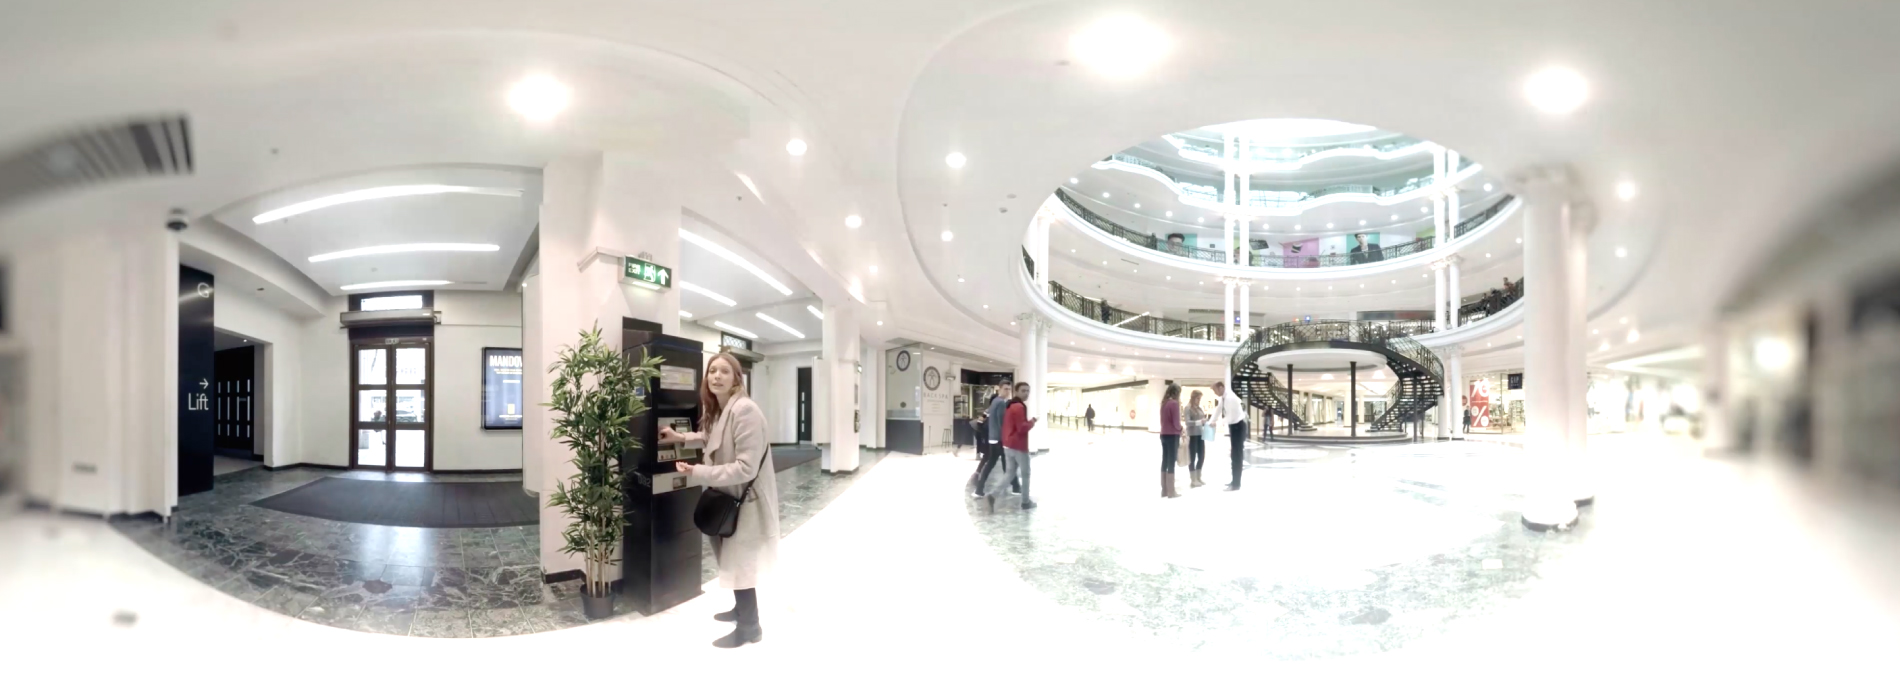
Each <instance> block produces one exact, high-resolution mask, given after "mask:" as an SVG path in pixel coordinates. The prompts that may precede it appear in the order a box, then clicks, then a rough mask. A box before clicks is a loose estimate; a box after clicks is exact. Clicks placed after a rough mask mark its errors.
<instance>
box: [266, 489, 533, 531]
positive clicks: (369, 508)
mask: <svg viewBox="0 0 1900 688" xmlns="http://www.w3.org/2000/svg"><path fill="white" fill-rule="evenodd" d="M251 505H252V506H261V507H264V508H266V509H271V510H274V511H282V512H284V513H287V514H297V515H299V516H312V517H315V518H321V519H326V520H331V521H342V522H345V523H367V524H371V525H379V526H403V527H408V528H501V527H505V526H525V525H533V524H535V523H539V522H540V521H541V516H540V511H539V510H538V509H537V507H536V505H535V500H534V498H533V497H530V496H528V494H527V493H525V492H522V491H521V481H519V480H511V481H507V482H466V483H408V482H390V481H382V480H352V479H349V478H322V479H319V480H317V481H316V482H312V483H310V484H308V485H304V486H302V487H299V488H296V489H293V490H290V491H287V492H283V493H279V494H275V495H271V496H269V497H265V498H263V499H260V500H257V501H255V502H251Z"/></svg>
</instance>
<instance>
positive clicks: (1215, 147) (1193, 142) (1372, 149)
mask: <svg viewBox="0 0 1900 688" xmlns="http://www.w3.org/2000/svg"><path fill="white" fill-rule="evenodd" d="M1163 138H1166V139H1167V140H1168V142H1169V143H1172V144H1174V146H1175V148H1177V149H1180V150H1184V151H1193V152H1195V153H1199V154H1201V155H1204V156H1207V157H1210V158H1214V159H1217V160H1218V159H1220V158H1223V157H1225V153H1224V152H1223V151H1222V150H1221V144H1218V143H1213V142H1209V141H1205V140H1202V139H1198V138H1192V137H1187V136H1174V135H1169V136H1166V137H1163ZM1421 143H1424V142H1423V141H1419V140H1417V139H1412V138H1400V139H1395V140H1391V141H1385V142H1382V143H1377V144H1370V143H1341V144H1334V145H1329V146H1308V147H1304V148H1287V147H1284V146H1277V147H1276V146H1263V145H1253V146H1248V148H1247V150H1246V151H1245V153H1246V154H1245V155H1243V156H1241V158H1240V159H1241V160H1243V161H1266V162H1289V161H1293V160H1302V159H1305V158H1310V157H1313V156H1315V155H1319V154H1321V153H1326V152H1329V151H1335V150H1347V149H1353V150H1363V151H1366V152H1368V153H1374V154H1377V153H1390V152H1393V151H1399V150H1404V149H1407V148H1411V147H1413V146H1417V145H1419V144H1421Z"/></svg>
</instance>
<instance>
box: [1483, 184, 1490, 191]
mask: <svg viewBox="0 0 1900 688" xmlns="http://www.w3.org/2000/svg"><path fill="white" fill-rule="evenodd" d="M1484 190H1485V191H1487V192H1489V191H1490V190H1491V185H1490V184H1486V185H1484Z"/></svg>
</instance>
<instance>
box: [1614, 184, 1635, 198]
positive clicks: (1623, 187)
mask: <svg viewBox="0 0 1900 688" xmlns="http://www.w3.org/2000/svg"><path fill="white" fill-rule="evenodd" d="M1616 197H1617V198H1620V199H1623V200H1625V201H1627V200H1630V199H1632V198H1635V197H1636V182H1632V181H1628V180H1625V181H1620V182H1617V183H1616Z"/></svg>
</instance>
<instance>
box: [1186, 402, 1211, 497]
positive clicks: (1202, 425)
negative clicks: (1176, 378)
mask: <svg viewBox="0 0 1900 688" xmlns="http://www.w3.org/2000/svg"><path fill="white" fill-rule="evenodd" d="M1213 428H1214V426H1213V425H1211V424H1209V423H1208V422H1207V412H1205V411H1202V410H1201V390H1198V389H1197V390H1194V393H1193V394H1191V395H1188V403H1187V438H1188V479H1189V482H1188V487H1189V488H1195V487H1200V486H1201V485H1203V484H1205V483H1202V482H1201V465H1202V464H1204V463H1207V438H1206V437H1205V435H1204V433H1206V432H1207V431H1209V430H1212V429H1213Z"/></svg>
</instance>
